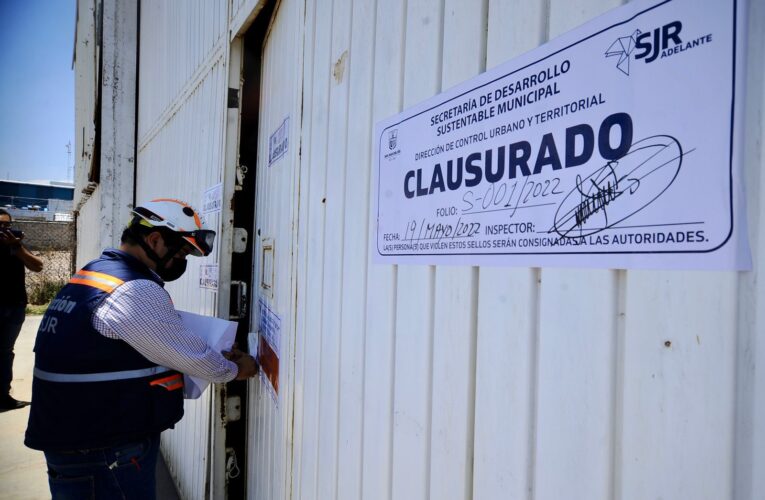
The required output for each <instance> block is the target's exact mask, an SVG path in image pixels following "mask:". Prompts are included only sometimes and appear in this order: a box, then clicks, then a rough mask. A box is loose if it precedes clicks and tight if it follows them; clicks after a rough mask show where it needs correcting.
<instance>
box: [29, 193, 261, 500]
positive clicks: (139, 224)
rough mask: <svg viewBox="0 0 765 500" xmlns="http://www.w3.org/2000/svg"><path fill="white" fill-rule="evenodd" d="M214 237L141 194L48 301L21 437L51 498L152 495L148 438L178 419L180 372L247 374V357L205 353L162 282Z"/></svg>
mask: <svg viewBox="0 0 765 500" xmlns="http://www.w3.org/2000/svg"><path fill="white" fill-rule="evenodd" d="M214 239H215V232H214V231H211V230H208V229H205V228H204V227H203V224H202V221H201V220H200V218H199V215H198V214H197V212H196V211H195V210H194V209H193V208H192V207H191V206H189V205H188V204H186V203H184V202H182V201H179V200H174V199H157V200H152V201H151V202H148V203H145V204H143V205H141V206H138V207H136V208H135V210H133V216H132V218H131V220H130V222H129V224H128V226H127V227H126V228H125V230H124V232H123V234H122V245H121V246H120V248H119V249H107V250H105V251H104V252H103V253H102V254H101V256H100V257H99V258H98V259H96V260H94V261H92V262H90V263H88V264H87V265H86V266H85V267H84V268H82V269H81V270H80V271H78V272H77V273H76V274H75V275H74V277H72V279H71V280H70V281H69V283H68V284H67V285H66V286H65V287H64V288H63V289H62V290H61V291H60V292H59V294H58V295H57V296H56V298H55V299H54V300H53V301H52V302H51V306H50V307H49V308H48V311H47V312H46V313H45V316H44V317H43V320H42V322H41V325H40V329H39V330H38V332H37V340H36V342H35V368H34V380H33V384H32V407H31V411H30V414H29V425H28V427H27V432H26V439H25V444H26V445H27V446H28V447H30V448H34V449H37V450H42V451H43V452H45V459H46V461H47V463H48V475H49V478H48V480H49V484H50V488H51V493H52V494H53V498H54V499H55V498H57V497H60V498H140V499H150V498H154V495H155V491H154V490H155V464H156V460H157V452H158V450H159V434H160V432H162V431H163V430H165V429H169V428H171V427H173V426H174V425H175V423H176V422H178V421H179V420H180V419H181V417H182V416H183V391H182V388H183V375H182V374H183V373H185V374H188V375H193V376H197V377H200V378H204V379H207V380H210V381H213V382H228V381H230V380H233V379H237V380H242V379H246V378H248V377H252V376H254V375H255V374H256V372H257V364H256V361H255V360H254V359H253V358H252V357H251V356H250V355H248V354H246V353H242V352H240V351H237V350H234V352H231V353H224V354H221V353H218V352H215V351H213V350H211V349H210V348H209V347H208V346H207V344H206V343H205V342H204V341H203V340H202V339H200V338H199V337H197V336H195V335H194V334H192V333H191V332H190V331H189V330H188V329H187V328H186V327H185V326H184V324H183V323H182V321H181V318H180V316H179V315H178V313H177V312H176V310H175V308H174V307H173V303H172V300H171V299H170V295H169V294H168V293H167V291H165V289H164V288H163V286H164V282H165V281H173V280H176V279H178V278H179V277H180V276H181V275H182V274H183V273H184V271H185V270H186V256H187V255H189V254H191V255H193V256H206V255H209V254H210V252H211V251H212V247H213V241H214Z"/></svg>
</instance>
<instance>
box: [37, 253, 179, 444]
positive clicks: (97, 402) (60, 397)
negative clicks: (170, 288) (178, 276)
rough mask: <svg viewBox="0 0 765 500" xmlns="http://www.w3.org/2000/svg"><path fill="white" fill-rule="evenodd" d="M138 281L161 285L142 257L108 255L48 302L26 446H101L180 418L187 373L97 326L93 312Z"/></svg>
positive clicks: (137, 436) (162, 427)
mask: <svg viewBox="0 0 765 500" xmlns="http://www.w3.org/2000/svg"><path fill="white" fill-rule="evenodd" d="M135 279H149V280H152V281H154V282H156V283H157V284H159V285H160V286H162V285H163V283H162V281H161V280H160V279H159V278H158V277H157V276H156V275H155V274H154V273H153V272H151V270H150V269H149V268H148V267H146V265H144V264H143V263H142V262H140V261H139V260H138V259H136V258H135V257H133V256H131V255H129V254H127V253H125V252H122V251H120V250H114V249H109V250H106V251H104V253H103V254H102V255H101V257H99V258H98V259H96V260H94V261H92V262H90V263H89V264H87V265H86V266H85V267H84V268H83V269H82V270H81V271H78V272H77V274H75V275H74V277H73V278H72V279H71V280H70V282H69V283H68V284H67V285H66V286H64V288H62V289H61V291H60V292H59V293H58V295H57V296H56V298H55V299H54V300H53V301H52V302H51V305H50V306H49V307H48V310H47V311H46V313H45V316H43V319H42V322H41V324H40V329H39V330H38V332H37V340H36V342H35V377H34V379H33V382H32V406H31V410H30V413H29V425H28V427H27V432H26V439H25V441H24V443H25V444H26V445H27V446H28V447H30V448H34V449H37V450H51V451H53V450H82V449H92V448H103V447H107V446H112V445H114V444H119V443H124V442H127V441H131V440H134V439H140V438H142V437H145V436H146V435H148V434H153V433H157V432H161V431H163V430H165V429H169V428H171V427H173V425H174V424H175V423H176V422H178V421H179V420H180V419H181V417H182V416H183V391H182V390H181V388H182V387H183V378H182V375H180V374H179V373H178V372H176V371H168V370H167V369H166V368H162V367H157V365H156V364H155V363H152V362H151V361H149V360H148V359H146V358H145V357H143V356H142V355H141V354H140V353H139V352H138V351H136V350H135V349H133V348H132V347H130V345H128V344H127V343H126V342H124V341H122V340H116V339H110V338H107V337H104V336H103V335H101V334H100V333H99V332H98V331H97V330H96V329H95V328H93V325H92V317H93V311H94V310H95V309H96V308H97V307H98V306H99V305H100V304H101V302H102V301H103V300H104V299H106V297H107V296H108V295H109V294H110V293H111V292H113V291H114V289H116V288H117V287H118V286H120V285H121V284H122V283H124V282H127V281H131V280H135Z"/></svg>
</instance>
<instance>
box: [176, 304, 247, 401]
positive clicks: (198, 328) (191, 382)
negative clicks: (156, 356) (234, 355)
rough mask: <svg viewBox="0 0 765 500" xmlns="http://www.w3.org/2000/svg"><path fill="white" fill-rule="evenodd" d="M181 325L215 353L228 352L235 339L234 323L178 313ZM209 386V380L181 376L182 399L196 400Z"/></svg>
mask: <svg viewBox="0 0 765 500" xmlns="http://www.w3.org/2000/svg"><path fill="white" fill-rule="evenodd" d="M178 314H179V315H180V316H181V319H182V320H183V324H184V325H185V326H186V328H188V329H189V330H191V331H192V332H193V333H194V334H195V335H196V336H197V337H199V338H201V339H202V340H204V341H205V342H206V343H207V345H208V346H210V348H211V349H212V350H214V351H215V352H222V351H228V350H230V349H231V346H232V345H233V344H234V339H235V338H236V326H237V325H236V323H235V322H233V321H227V320H225V319H220V318H213V317H212V316H202V315H200V314H194V313H190V312H186V311H178ZM209 384H210V381H209V380H205V379H202V378H199V377H192V376H191V375H185V374H184V375H183V397H184V398H186V399H197V398H198V397H199V396H201V395H202V393H203V392H204V391H205V389H206V388H207V386H208V385H209Z"/></svg>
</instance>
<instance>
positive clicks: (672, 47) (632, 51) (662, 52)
mask: <svg viewBox="0 0 765 500" xmlns="http://www.w3.org/2000/svg"><path fill="white" fill-rule="evenodd" d="M682 30H683V23H682V22H680V21H672V22H671V23H667V24H665V25H663V26H659V27H658V28H654V29H652V30H651V31H646V32H643V31H641V30H639V29H636V30H635V31H633V32H632V34H631V35H629V36H623V37H619V38H617V39H616V41H614V42H613V43H612V44H611V45H610V46H609V47H608V49H607V50H606V53H605V56H606V57H607V58H609V57H613V58H617V61H616V69H618V70H619V71H621V72H622V73H624V74H625V75H627V76H629V74H630V61H631V60H634V61H636V62H637V61H641V60H642V61H643V62H644V63H646V64H648V63H652V62H654V61H655V60H657V59H664V58H666V57H670V56H673V55H675V54H679V53H680V52H683V51H686V50H690V49H693V48H696V47H699V46H701V45H704V44H707V43H711V42H712V34H711V33H709V34H707V35H703V36H700V37H697V38H694V39H693V40H691V41H688V42H683V39H682V38H681V37H680V32H681V31H682ZM632 69H633V70H634V66H633V68H632Z"/></svg>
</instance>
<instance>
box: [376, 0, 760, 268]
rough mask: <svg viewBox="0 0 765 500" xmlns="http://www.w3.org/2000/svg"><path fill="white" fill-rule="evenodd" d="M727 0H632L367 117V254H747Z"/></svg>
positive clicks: (570, 262) (459, 258)
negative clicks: (372, 173)
mask: <svg viewBox="0 0 765 500" xmlns="http://www.w3.org/2000/svg"><path fill="white" fill-rule="evenodd" d="M737 10H738V16H739V17H740V16H741V11H742V10H743V9H742V8H741V6H740V5H738V3H737V2H736V1H733V0H731V1H727V2H726V1H719V2H702V3H699V2H695V1H693V0H668V1H656V0H652V1H636V2H631V3H629V4H628V5H625V6H623V7H620V8H618V9H615V10H613V11H611V12H609V13H607V14H605V15H604V16H601V17H599V18H597V19H595V20H593V21H591V22H589V23H587V24H585V25H583V26H581V27H580V28H578V29H576V30H574V31H571V32H569V33H567V34H565V35H563V36H561V37H559V38H557V39H555V40H553V41H551V42H550V43H548V44H546V45H544V46H542V47H539V48H538V49H536V50H533V51H531V52H529V53H527V54H525V55H523V56H521V57H519V58H517V59H513V60H511V61H509V62H507V63H505V64H503V65H501V66H499V67H496V68H494V69H492V70H490V71H488V72H486V73H484V74H482V75H479V76H478V77H476V78H474V79H472V80H470V81H467V82H465V83H463V84H461V85H458V86H457V87H454V88H452V89H450V90H448V91H446V92H444V93H443V94H441V95H438V96H436V97H433V98H431V99H429V100H427V101H425V102H423V103H421V104H419V105H417V106H414V107H413V108H411V109H408V110H406V111H404V112H403V113H401V114H399V115H397V116H394V117H392V118H390V119H387V120H385V121H383V122H381V123H378V124H377V127H376V136H375V137H376V141H375V161H376V171H377V172H376V173H377V180H376V183H377V184H376V199H377V228H376V234H375V237H374V239H373V242H372V246H373V249H372V252H373V254H374V256H375V261H376V262H381V263H402V264H406V263H411V264H471V265H475V264H495V265H515V266H569V267H610V268H665V269H668V268H696V269H748V268H750V267H751V257H750V254H749V247H748V243H747V240H746V217H745V213H744V211H743V207H744V200H743V194H742V187H741V165H740V163H741V153H740V150H741V137H742V135H743V134H742V130H741V120H740V117H741V116H742V112H741V102H742V101H741V97H742V85H741V84H742V80H743V77H742V72H741V67H742V60H743V59H742V55H743V54H742V40H743V38H744V37H743V34H742V33H741V30H742V29H743V28H742V26H743V25H744V24H745V23H742V22H741V20H740V19H739V20H738V22H737V19H736V15H737V14H736V12H737Z"/></svg>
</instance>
